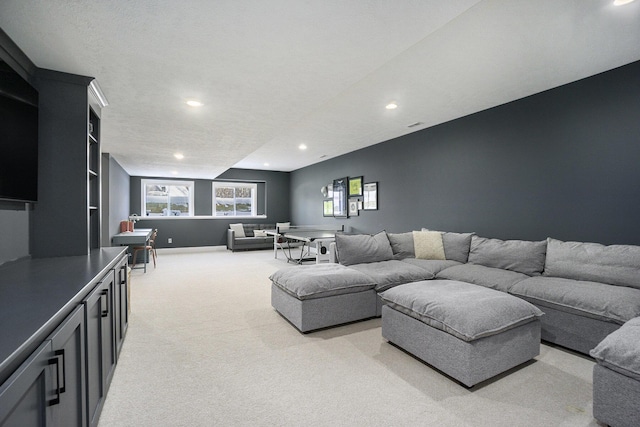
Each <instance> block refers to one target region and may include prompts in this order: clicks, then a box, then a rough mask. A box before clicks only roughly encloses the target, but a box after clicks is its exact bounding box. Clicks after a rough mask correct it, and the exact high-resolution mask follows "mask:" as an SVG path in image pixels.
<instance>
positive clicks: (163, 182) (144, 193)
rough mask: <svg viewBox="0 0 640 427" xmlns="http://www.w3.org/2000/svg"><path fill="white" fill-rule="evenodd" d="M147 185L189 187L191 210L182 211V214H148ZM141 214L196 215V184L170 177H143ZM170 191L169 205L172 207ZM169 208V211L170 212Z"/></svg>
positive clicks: (159, 216) (178, 216) (176, 216)
mask: <svg viewBox="0 0 640 427" xmlns="http://www.w3.org/2000/svg"><path fill="white" fill-rule="evenodd" d="M147 185H157V186H167V187H171V186H182V187H188V188H189V212H188V213H182V214H180V215H170V214H168V215H147ZM140 187H141V193H142V195H141V200H140V205H141V214H142V215H141V216H142V217H144V218H154V219H156V218H186V217H194V216H195V206H194V192H195V184H194V181H186V180H185V181H182V180H170V179H142V180H141V186H140ZM169 193H170V192H167V194H168V195H167V207H168V208H170V207H171V199H170V197H171V196H170V195H169ZM170 211H171V210H170V209H169V210H168V211H167V212H170Z"/></svg>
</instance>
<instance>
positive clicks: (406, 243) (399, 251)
mask: <svg viewBox="0 0 640 427" xmlns="http://www.w3.org/2000/svg"><path fill="white" fill-rule="evenodd" d="M387 238H388V239H389V243H390V244H391V250H392V251H393V258H394V259H405V258H414V257H415V256H416V251H415V250H414V248H413V233H412V232H410V231H409V232H408V233H387Z"/></svg>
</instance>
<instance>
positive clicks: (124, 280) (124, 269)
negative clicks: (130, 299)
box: [120, 265, 127, 285]
mask: <svg viewBox="0 0 640 427" xmlns="http://www.w3.org/2000/svg"><path fill="white" fill-rule="evenodd" d="M125 283H127V266H126V265H123V266H122V267H120V284H121V285H124V284H125Z"/></svg>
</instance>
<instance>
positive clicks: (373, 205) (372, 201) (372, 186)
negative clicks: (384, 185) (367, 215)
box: [362, 182, 378, 211]
mask: <svg viewBox="0 0 640 427" xmlns="http://www.w3.org/2000/svg"><path fill="white" fill-rule="evenodd" d="M362 197H363V203H362V210H365V211H375V210H378V183H377V182H367V183H365V184H364V185H363V186H362Z"/></svg>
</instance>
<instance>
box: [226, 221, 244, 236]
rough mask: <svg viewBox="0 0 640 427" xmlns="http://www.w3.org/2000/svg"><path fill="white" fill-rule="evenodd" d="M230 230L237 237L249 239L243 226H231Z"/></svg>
mask: <svg viewBox="0 0 640 427" xmlns="http://www.w3.org/2000/svg"><path fill="white" fill-rule="evenodd" d="M229 228H230V229H232V230H233V231H234V233H235V235H236V237H247V236H245V234H244V227H243V226H242V224H229Z"/></svg>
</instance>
